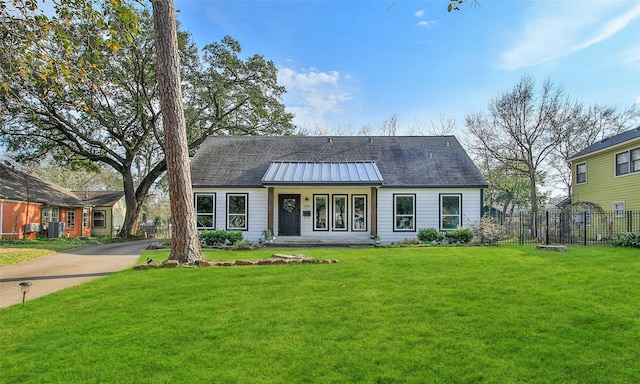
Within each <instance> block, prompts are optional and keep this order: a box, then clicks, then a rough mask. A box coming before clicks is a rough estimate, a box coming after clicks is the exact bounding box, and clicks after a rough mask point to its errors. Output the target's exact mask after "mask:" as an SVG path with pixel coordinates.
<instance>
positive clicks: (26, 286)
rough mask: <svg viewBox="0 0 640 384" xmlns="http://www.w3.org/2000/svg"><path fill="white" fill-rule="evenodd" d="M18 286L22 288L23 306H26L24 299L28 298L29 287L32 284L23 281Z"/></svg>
mask: <svg viewBox="0 0 640 384" xmlns="http://www.w3.org/2000/svg"><path fill="white" fill-rule="evenodd" d="M18 285H19V286H20V291H21V292H22V305H24V298H25V297H26V296H27V292H29V287H30V286H31V282H29V281H23V282H22V283H20V284H18Z"/></svg>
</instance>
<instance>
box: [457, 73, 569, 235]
mask: <svg viewBox="0 0 640 384" xmlns="http://www.w3.org/2000/svg"><path fill="white" fill-rule="evenodd" d="M578 112H579V108H578V106H577V105H576V103H572V102H571V101H570V100H569V99H568V98H566V97H565V95H564V91H563V89H562V88H561V87H559V86H556V85H554V84H553V83H552V82H551V81H549V80H547V81H545V82H544V83H543V84H542V87H541V89H540V90H539V92H538V93H536V88H535V81H534V80H533V78H531V77H530V76H524V77H522V79H521V80H520V82H519V83H518V84H516V85H515V87H513V89H511V90H508V91H505V92H503V93H501V94H500V95H498V96H496V97H494V98H493V99H491V101H490V102H489V107H488V113H487V114H484V113H476V114H471V115H468V116H467V117H466V126H467V129H468V132H469V134H470V135H471V136H472V145H473V147H475V148H474V149H475V150H476V151H477V152H486V153H488V154H489V155H490V156H491V157H492V158H493V159H495V160H496V161H497V162H498V163H499V164H502V165H505V166H507V167H508V168H510V169H512V170H514V171H516V172H518V173H519V174H523V175H525V176H526V177H527V178H528V181H529V201H530V206H531V210H532V212H533V214H532V215H531V217H532V223H531V228H532V231H533V232H532V235H533V236H536V233H535V227H536V226H535V213H537V211H538V191H537V186H538V183H540V182H543V181H544V179H543V178H544V173H542V172H541V170H542V169H543V168H544V167H545V166H547V161H548V159H549V158H550V157H551V154H552V152H553V151H554V150H555V149H556V148H557V147H558V145H559V144H560V142H562V140H564V138H565V137H566V135H567V132H569V131H570V129H571V127H572V125H573V124H575V121H576V117H577V114H578Z"/></svg>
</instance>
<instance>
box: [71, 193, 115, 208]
mask: <svg viewBox="0 0 640 384" xmlns="http://www.w3.org/2000/svg"><path fill="white" fill-rule="evenodd" d="M73 193H74V194H75V195H76V196H78V198H79V199H80V200H82V202H83V203H84V204H85V205H87V206H92V207H113V206H114V205H115V204H116V203H117V202H118V201H119V200H120V199H122V197H123V196H124V192H123V191H73Z"/></svg>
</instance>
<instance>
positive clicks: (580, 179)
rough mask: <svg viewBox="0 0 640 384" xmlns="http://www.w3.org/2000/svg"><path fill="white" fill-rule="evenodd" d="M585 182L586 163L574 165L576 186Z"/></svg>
mask: <svg viewBox="0 0 640 384" xmlns="http://www.w3.org/2000/svg"><path fill="white" fill-rule="evenodd" d="M586 182H587V163H581V164H578V165H576V184H582V183H586Z"/></svg>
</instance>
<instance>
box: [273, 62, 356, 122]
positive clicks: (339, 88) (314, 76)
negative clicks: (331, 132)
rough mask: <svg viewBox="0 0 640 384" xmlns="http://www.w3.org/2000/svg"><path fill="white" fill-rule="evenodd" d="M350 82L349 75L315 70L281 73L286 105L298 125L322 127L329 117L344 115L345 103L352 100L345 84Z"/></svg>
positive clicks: (280, 80)
mask: <svg viewBox="0 0 640 384" xmlns="http://www.w3.org/2000/svg"><path fill="white" fill-rule="evenodd" d="M349 79H351V76H349V75H345V76H343V75H341V74H340V73H339V72H337V71H330V72H322V71H319V70H318V69H316V68H309V69H304V70H302V71H297V70H295V69H292V68H280V69H279V70H278V83H280V84H281V85H284V86H285V87H286V89H287V93H286V94H285V96H284V102H285V105H286V106H287V109H288V110H289V111H290V112H293V113H295V115H296V117H295V119H294V123H295V124H296V125H299V126H303V125H323V124H325V123H326V122H327V119H328V117H329V116H330V115H335V114H340V113H341V112H343V111H344V109H343V108H344V106H345V103H347V102H348V101H350V100H351V99H353V96H352V95H351V94H350V93H349V92H348V91H347V90H346V86H345V85H344V84H343V83H344V80H349Z"/></svg>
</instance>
